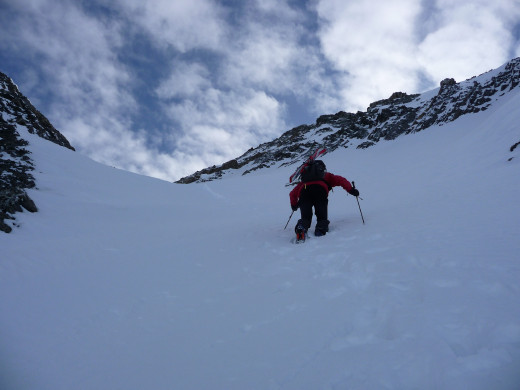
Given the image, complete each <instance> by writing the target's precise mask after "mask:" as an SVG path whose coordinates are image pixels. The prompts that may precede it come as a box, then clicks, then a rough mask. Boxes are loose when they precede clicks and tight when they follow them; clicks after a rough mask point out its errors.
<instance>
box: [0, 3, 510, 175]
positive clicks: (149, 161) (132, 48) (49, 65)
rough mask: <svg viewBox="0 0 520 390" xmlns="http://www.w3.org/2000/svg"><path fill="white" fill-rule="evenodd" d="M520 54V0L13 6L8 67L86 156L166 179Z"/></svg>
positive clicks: (4, 23) (5, 56)
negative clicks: (331, 117) (320, 121)
mask: <svg viewBox="0 0 520 390" xmlns="http://www.w3.org/2000/svg"><path fill="white" fill-rule="evenodd" d="M518 56H520V0H495V1H492V2H490V1H488V0H470V1H463V0H459V1H457V0H430V1H425V0H423V1H419V0H392V1H389V0H356V1H347V0H308V1H303V0H300V1H296V0H244V1H238V0H149V1H143V0H110V1H109V0H92V1H79V0H76V1H72V0H70V1H69V0H0V71H2V72H4V73H6V74H7V75H8V76H10V77H11V78H12V79H13V80H14V82H15V83H16V84H17V85H18V86H19V88H20V90H21V92H22V93H23V94H24V95H26V96H27V97H28V98H29V99H30V100H31V102H32V103H33V104H34V105H35V106H36V108H37V109H38V110H40V111H41V112H42V113H43V114H44V115H45V116H47V117H48V118H49V120H50V121H51V123H52V124H53V125H54V126H55V127H56V128H57V129H58V130H59V131H60V132H62V133H63V134H64V135H65V136H66V137H67V138H68V139H69V141H70V142H71V143H72V144H73V146H74V147H75V148H76V150H78V151H79V152H80V153H82V154H85V155H87V156H89V157H91V158H92V159H94V160H96V161H99V162H102V163H104V164H107V165H110V166H114V167H117V168H121V169H125V170H129V171H132V172H136V173H140V174H144V175H148V176H153V177H157V178H161V179H165V180H177V179H179V178H180V177H182V176H185V175H188V174H191V173H193V172H194V171H196V170H199V169H202V168H205V167H207V166H211V165H214V164H222V163H224V162H226V161H228V160H230V159H232V158H235V157H238V156H240V155H241V154H243V153H244V152H245V151H247V150H248V149H249V148H251V147H256V146H258V145H259V144H261V143H262V142H266V141H270V140H272V139H273V138H276V137H278V136H279V135H281V134H282V133H283V132H285V131H287V130H289V129H291V128H293V127H295V126H298V125H301V124H310V123H314V121H315V120H316V118H317V117H318V116H320V115H323V114H333V113H336V112H338V111H347V112H355V111H358V110H361V111H365V110H366V108H367V107H368V105H369V104H370V103H371V102H373V101H376V100H379V99H384V98H387V97H389V96H390V95H391V94H392V93H393V92H396V91H402V92H407V93H420V92H424V91H427V90H430V89H433V88H436V87H437V86H438V85H439V83H440V81H441V80H443V79H444V78H447V77H453V78H455V80H456V81H463V80H465V79H467V78H470V77H472V76H476V75H479V74H481V73H483V72H486V71H488V70H490V69H493V68H497V67H499V66H500V65H502V64H504V63H505V62H507V61H508V60H510V59H512V58H515V57H518Z"/></svg>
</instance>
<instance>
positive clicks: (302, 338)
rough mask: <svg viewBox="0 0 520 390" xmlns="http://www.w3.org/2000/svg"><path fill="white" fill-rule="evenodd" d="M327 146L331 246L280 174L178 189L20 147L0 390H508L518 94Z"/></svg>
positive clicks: (519, 275)
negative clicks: (309, 227) (22, 178)
mask: <svg viewBox="0 0 520 390" xmlns="http://www.w3.org/2000/svg"><path fill="white" fill-rule="evenodd" d="M497 99H498V100H497V102H496V104H493V105H491V106H490V107H489V108H488V109H487V110H485V111H481V112H478V113H475V114H472V115H464V116H461V117H459V118H458V119H457V120H456V121H453V122H450V123H445V124H443V125H442V126H439V125H434V126H432V127H431V128H430V129H429V130H428V131H424V132H420V133H417V134H410V135H408V136H406V137H400V138H399V139H398V140H396V141H392V142H379V143H377V144H376V145H374V146H372V147H370V148H368V149H364V150H361V149H353V148H349V149H344V148H338V149H336V150H335V151H334V152H332V153H330V154H329V155H327V156H325V158H324V160H325V162H326V163H327V167H328V169H329V170H330V171H331V172H333V173H337V174H341V175H344V176H345V177H347V178H348V179H350V180H355V181H356V184H357V186H358V187H359V189H360V191H361V196H362V197H363V198H364V201H362V202H361V207H362V208H363V213H364V215H365V219H366V225H363V224H362V222H361V218H360V215H359V210H358V209H357V204H356V202H355V199H354V198H352V197H350V196H348V195H347V194H346V193H345V192H344V191H343V190H342V189H336V190H335V191H334V192H333V193H331V195H330V203H329V215H330V220H331V232H330V233H329V234H327V235H326V236H325V237H320V238H314V237H312V238H311V239H310V240H309V241H308V242H307V243H305V244H304V245H293V244H291V243H290V238H292V236H293V233H292V228H293V226H294V223H295V222H296V220H295V218H293V221H292V222H291V223H290V227H288V228H287V230H283V226H284V224H285V222H286V220H287V217H288V216H289V214H290V208H289V202H288V189H287V188H285V187H284V184H285V183H286V182H287V178H288V177H289V175H290V173H292V172H291V171H292V170H293V167H282V168H280V169H275V168H274V167H272V168H269V169H262V170H258V171H256V172H254V173H253V174H251V175H247V176H241V177H239V176H229V177H227V178H226V179H225V180H220V181H214V182H209V183H200V184H192V185H190V186H184V185H177V184H170V183H166V182H163V181H160V180H155V179H151V178H147V177H142V176H138V175H134V174H131V173H128V172H123V171H120V170H117V169H114V168H109V167H106V166H102V165H100V164H97V163H94V162H92V161H91V160H89V159H87V158H85V157H83V156H81V155H78V154H77V153H73V152H72V151H70V150H67V149H65V148H62V147H59V146H57V145H54V144H52V143H49V142H47V141H44V140H42V139H41V138H39V137H36V136H34V135H31V134H28V133H26V132H24V131H23V129H20V132H21V136H22V138H24V139H27V140H28V142H29V145H28V146H27V148H28V149H29V150H30V151H31V152H32V154H31V157H32V159H33V161H34V164H35V166H36V167H37V169H36V170H34V172H33V174H34V177H35V181H36V183H37V187H38V190H36V189H28V190H27V191H28V194H29V195H30V197H31V198H32V199H34V201H35V203H36V204H37V205H38V207H39V212H38V213H35V214H28V213H21V214H19V216H18V217H17V221H18V223H19V224H20V228H19V229H15V230H14V231H13V232H12V233H11V234H10V235H6V234H2V235H0V248H1V249H0V253H1V258H2V260H1V261H0V296H1V297H2V298H1V299H0V312H1V313H3V315H2V316H1V317H0V351H1V352H0V367H1V368H0V388H2V389H6V390H11V389H17V390H20V389H22V390H23V389H34V388H38V389H42V390H45V389H53V390H56V389H116V388H125V389H143V388H154V389H170V388H178V389H203V388H204V389H208V388H209V389H262V390H263V389H298V390H302V389H317V388H319V389H345V388H348V389H360V390H361V389H363V390H365V389H381V388H384V389H415V388H421V389H477V390H478V389H491V388H493V389H495V388H496V389H506V390H507V389H511V390H513V389H517V388H518V386H519V384H520V376H519V374H518V367H519V365H520V306H519V305H518V302H519V300H520V288H519V287H518V280H519V279H520V256H519V253H520V242H519V240H518V236H519V233H520V227H519V224H518V220H519V217H520V209H519V208H518V200H517V198H518V193H519V190H520V175H518V169H519V162H520V159H519V157H520V156H519V148H516V149H513V150H512V151H511V147H512V145H514V144H515V143H517V142H518V141H520V137H519V133H518V125H517V124H518V121H519V119H520V118H519V113H518V107H519V106H520V92H519V89H518V88H515V89H514V90H512V91H511V92H510V93H507V94H504V95H503V96H497Z"/></svg>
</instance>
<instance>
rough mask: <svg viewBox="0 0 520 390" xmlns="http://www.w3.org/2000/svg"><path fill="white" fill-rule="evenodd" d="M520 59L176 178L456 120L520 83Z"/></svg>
mask: <svg viewBox="0 0 520 390" xmlns="http://www.w3.org/2000/svg"><path fill="white" fill-rule="evenodd" d="M519 83H520V58H516V59H514V60H512V61H510V62H508V63H507V64H506V65H505V66H503V67H501V68H500V69H499V70H496V71H490V72H488V73H486V74H483V75H481V76H479V77H474V78H472V79H469V80H466V81H464V82H461V83H456V82H455V80H454V79H451V78H448V79H445V80H443V81H442V82H441V83H440V88H439V90H438V91H437V92H436V93H432V92H427V93H424V94H422V95H408V94H406V93H403V92H395V93H394V94H392V96H390V98H388V99H384V100H380V101H377V102H374V103H372V104H370V106H369V107H368V109H367V111H366V112H360V111H358V112H357V113H346V112H343V111H340V112H338V113H336V114H334V115H323V116H320V117H319V118H318V119H317V120H316V123H315V124H313V125H301V126H298V127H295V128H293V129H291V130H289V131H287V132H285V133H284V134H282V135H281V136H280V137H279V138H277V139H275V140H273V141H270V142H267V143H264V144H262V145H260V146H258V147H256V148H252V149H250V150H248V151H247V152H246V153H245V154H243V155H242V156H240V157H238V158H236V159H234V160H231V161H228V162H227V163H225V164H223V165H221V166H213V167H210V168H206V169H203V170H201V171H198V172H196V173H194V174H192V175H190V176H187V177H184V178H182V179H180V180H179V181H178V182H177V183H183V184H187V183H193V182H203V181H210V180H215V179H218V178H220V177H222V176H223V175H224V174H226V173H230V172H233V171H234V170H237V169H241V168H242V170H243V172H242V174H243V175H245V174H248V173H250V172H252V171H254V170H257V169H261V168H266V167H270V166H273V165H279V166H285V165H290V164H293V163H295V162H298V161H301V160H303V159H304V158H305V157H306V156H307V155H309V154H310V153H311V152H313V151H314V150H315V149H316V148H318V147H325V148H327V149H328V150H329V151H333V150H335V149H337V148H341V147H343V148H348V147H357V148H368V147H370V146H372V145H374V144H375V143H377V142H378V141H379V140H381V139H384V140H393V139H395V138H397V137H399V136H400V135H403V134H409V133H415V132H418V131H421V130H424V129H427V128H429V127H431V126H433V125H442V124H443V123H448V122H452V121H454V120H456V119H457V118H459V117H460V116H461V115H466V114H471V113H477V112H479V111H483V110H486V109H487V108H488V107H489V106H490V105H491V104H492V102H493V100H495V99H497V98H498V97H499V96H501V95H504V94H506V93H507V92H509V91H511V90H513V89H514V88H516V87H518V85H519Z"/></svg>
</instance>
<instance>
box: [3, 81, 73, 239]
mask: <svg viewBox="0 0 520 390" xmlns="http://www.w3.org/2000/svg"><path fill="white" fill-rule="evenodd" d="M20 127H24V128H26V129H27V130H28V131H29V132H30V133H32V134H37V135H39V136H40V137H42V138H45V139H47V140H49V141H51V142H54V143H56V144H58V145H61V146H64V147H66V148H69V149H72V150H74V148H73V147H72V146H71V145H70V143H69V141H67V139H66V138H65V137H64V136H63V135H62V134H61V133H60V132H59V131H58V130H56V129H55V128H54V127H53V126H52V125H51V123H50V122H49V121H48V120H47V118H45V117H44V116H43V115H42V114H41V113H40V112H39V111H38V110H36V108H34V106H33V105H32V104H31V102H30V101H29V99H27V98H26V97H25V96H23V95H22V94H21V93H20V91H19V90H18V88H17V87H16V85H15V84H14V83H13V82H12V80H11V79H10V78H9V77H7V76H6V75H5V74H3V73H1V72H0V172H1V173H0V231H3V232H6V233H9V232H11V230H12V227H11V226H9V225H8V224H7V223H6V222H5V221H6V220H14V214H15V213H16V212H21V211H23V209H25V210H28V211H30V212H35V211H37V207H36V205H35V203H34V202H33V201H32V200H31V198H30V197H29V196H28V195H27V192H26V189H28V188H33V187H35V185H36V183H35V181H34V177H33V175H32V173H31V172H32V171H33V170H34V164H33V162H32V161H31V158H30V152H29V151H28V150H27V149H26V148H25V147H26V146H27V145H28V142H27V141H26V140H24V139H23V138H21V137H20V134H19V132H18V129H19V128H20Z"/></svg>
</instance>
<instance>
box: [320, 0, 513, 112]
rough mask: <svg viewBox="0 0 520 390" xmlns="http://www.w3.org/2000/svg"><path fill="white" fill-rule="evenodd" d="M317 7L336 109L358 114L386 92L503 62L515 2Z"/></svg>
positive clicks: (330, 1) (381, 0)
mask: <svg viewBox="0 0 520 390" xmlns="http://www.w3.org/2000/svg"><path fill="white" fill-rule="evenodd" d="M316 10H317V13H318V16H319V18H320V31H319V37H320V41H321V45H322V49H323V52H324V54H325V55H326V56H327V58H328V59H329V60H330V61H331V63H332V64H333V65H334V66H335V68H336V69H338V70H339V71H340V72H342V73H343V75H342V77H341V79H342V83H341V84H342V87H341V94H342V96H343V104H344V106H345V107H347V108H348V109H355V108H361V109H362V108H364V107H366V106H367V104H368V103H370V102H372V101H374V100H377V99H380V98H383V97H387V96H389V94H390V93H391V92H395V91H404V92H421V91H423V90H424V89H425V88H433V87H434V86H437V85H438V83H439V81H440V80H442V79H444V78H446V77H454V78H456V79H457V80H459V81H460V80H461V79H464V78H467V77H471V76H474V75H476V74H480V73H482V72H484V71H487V70H489V69H491V68H494V67H497V66H500V65H501V64H503V63H504V62H506V61H507V60H508V59H509V57H510V55H511V53H513V52H514V50H515V48H514V44H515V37H514V36H513V33H512V30H513V28H514V26H515V24H516V25H518V23H519V17H520V2H519V1H518V0H497V1H492V2H490V1H487V0H472V1H453V0H436V1H432V2H419V1H416V0H396V1H386V0H377V1H375V0H362V1H355V2H354V1H351V2H344V1H342V0H318V1H317V2H316ZM516 39H518V37H516ZM424 76H426V77H427V78H428V79H429V83H426V84H424Z"/></svg>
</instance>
